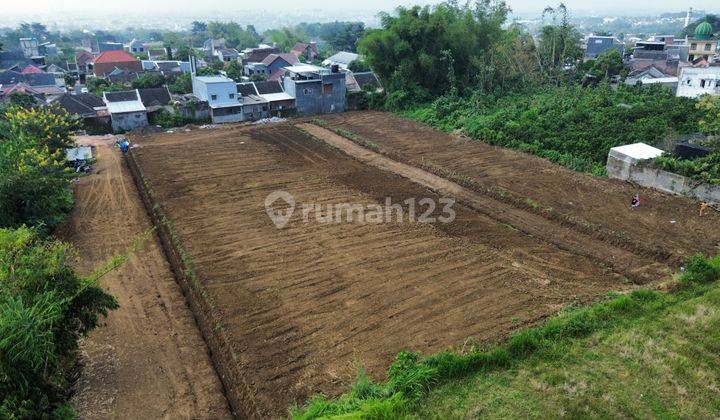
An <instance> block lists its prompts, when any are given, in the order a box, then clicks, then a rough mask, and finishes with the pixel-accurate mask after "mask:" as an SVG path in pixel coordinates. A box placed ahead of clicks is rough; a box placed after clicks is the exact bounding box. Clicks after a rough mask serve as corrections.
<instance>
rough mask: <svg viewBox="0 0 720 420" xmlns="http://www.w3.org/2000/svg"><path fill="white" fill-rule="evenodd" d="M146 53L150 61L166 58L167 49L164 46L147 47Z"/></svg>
mask: <svg viewBox="0 0 720 420" xmlns="http://www.w3.org/2000/svg"><path fill="white" fill-rule="evenodd" d="M147 54H148V59H149V60H152V61H156V60H160V59H164V58H167V51H166V50H165V48H148V50H147Z"/></svg>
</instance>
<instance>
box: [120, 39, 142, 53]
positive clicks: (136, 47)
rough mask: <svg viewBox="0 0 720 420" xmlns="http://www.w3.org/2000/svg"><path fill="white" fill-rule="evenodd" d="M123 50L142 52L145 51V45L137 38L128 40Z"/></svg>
mask: <svg viewBox="0 0 720 420" xmlns="http://www.w3.org/2000/svg"><path fill="white" fill-rule="evenodd" d="M125 50H126V51H127V52H129V53H131V54H142V53H144V52H146V50H145V45H144V44H143V43H142V42H140V41H138V40H137V39H133V40H132V41H130V42H129V43H128V44H127V46H126V47H125Z"/></svg>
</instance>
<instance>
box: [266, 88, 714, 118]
mask: <svg viewBox="0 0 720 420" xmlns="http://www.w3.org/2000/svg"><path fill="white" fill-rule="evenodd" d="M718 83H720V82H718ZM263 111H267V107H266V106H264V107H263Z"/></svg>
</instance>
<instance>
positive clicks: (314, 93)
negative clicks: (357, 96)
mask: <svg viewBox="0 0 720 420" xmlns="http://www.w3.org/2000/svg"><path fill="white" fill-rule="evenodd" d="M285 70H286V74H285V76H284V77H283V90H284V91H285V92H286V93H287V94H288V95H290V96H292V97H294V98H295V107H296V109H297V113H298V114H300V115H312V114H323V113H330V112H344V111H345V73H342V72H340V69H339V66H338V65H333V66H332V67H331V68H330V69H327V68H322V67H318V66H313V65H310V64H303V65H296V66H291V67H286V68H285Z"/></svg>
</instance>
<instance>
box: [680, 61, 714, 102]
mask: <svg viewBox="0 0 720 420" xmlns="http://www.w3.org/2000/svg"><path fill="white" fill-rule="evenodd" d="M678 79H679V80H678V87H677V92H676V96H685V97H688V98H697V97H698V96H700V95H704V94H709V95H720V67H714V66H713V67H683V68H681V69H680V77H679V78H678Z"/></svg>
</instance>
